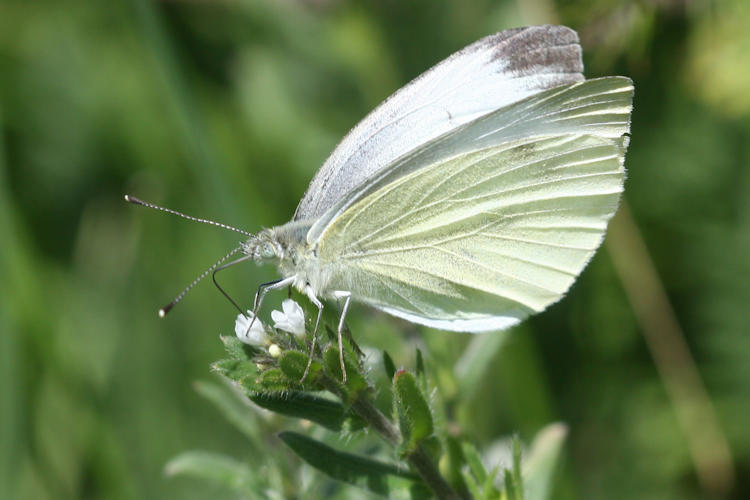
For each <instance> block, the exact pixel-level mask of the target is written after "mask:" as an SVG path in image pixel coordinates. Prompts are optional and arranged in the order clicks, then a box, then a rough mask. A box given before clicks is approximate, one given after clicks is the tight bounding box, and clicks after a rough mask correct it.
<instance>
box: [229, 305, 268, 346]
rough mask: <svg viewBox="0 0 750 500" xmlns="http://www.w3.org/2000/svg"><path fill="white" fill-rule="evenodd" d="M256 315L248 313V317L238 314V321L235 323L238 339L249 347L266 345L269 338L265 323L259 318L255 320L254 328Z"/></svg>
mask: <svg viewBox="0 0 750 500" xmlns="http://www.w3.org/2000/svg"><path fill="white" fill-rule="evenodd" d="M253 317H254V315H253V313H252V312H250V311H248V312H247V316H245V315H244V314H238V315H237V320H236V321H235V322H234V333H236V334H237V338H238V339H240V340H241V341H242V342H244V343H245V344H248V345H257V346H262V345H265V344H266V342H267V340H268V337H267V336H266V330H265V328H263V323H261V321H260V320H259V319H258V318H255V321H253V322H252V323H253V324H252V326H250V322H251V321H252V319H253Z"/></svg>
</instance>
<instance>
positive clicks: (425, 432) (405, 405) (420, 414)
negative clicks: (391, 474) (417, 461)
mask: <svg viewBox="0 0 750 500" xmlns="http://www.w3.org/2000/svg"><path fill="white" fill-rule="evenodd" d="M419 359H420V360H421V357H420V358H419ZM393 394H394V395H395V398H394V400H395V402H396V415H397V416H398V423H399V428H400V429H401V436H402V438H403V444H402V446H403V453H404V454H408V453H412V452H414V451H415V450H416V449H417V448H418V447H419V446H421V445H422V443H423V441H424V440H426V439H427V438H428V437H430V436H431V435H432V433H433V431H434V429H433V425H432V412H431V411H430V407H429V405H428V404H427V400H426V399H425V397H424V395H423V394H422V391H421V390H420V389H419V387H417V381H416V379H415V377H414V375H412V374H411V373H409V372H407V371H405V370H399V371H397V372H396V374H395V375H394V376H393Z"/></svg>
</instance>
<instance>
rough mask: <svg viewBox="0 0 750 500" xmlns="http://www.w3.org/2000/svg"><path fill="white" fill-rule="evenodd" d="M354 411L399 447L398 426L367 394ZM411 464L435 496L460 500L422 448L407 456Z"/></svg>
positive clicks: (353, 404)
mask: <svg viewBox="0 0 750 500" xmlns="http://www.w3.org/2000/svg"><path fill="white" fill-rule="evenodd" d="M352 409H353V410H354V411H355V412H357V414H358V415H359V416H360V417H362V418H363V419H365V421H366V422H367V423H368V424H370V427H372V428H373V429H375V431H376V432H377V433H378V434H380V435H381V436H382V437H383V439H385V440H386V441H388V443H390V444H391V445H393V446H398V444H399V442H400V441H401V436H400V434H399V432H398V429H397V428H396V426H395V425H394V424H393V423H392V422H391V421H390V420H388V418H386V416H385V415H383V414H382V413H381V412H380V410H378V409H377V408H376V407H375V406H374V405H373V404H372V402H371V401H370V400H369V398H368V397H367V395H366V394H365V393H363V394H360V396H359V397H358V398H357V399H356V400H354V402H353V403H352ZM406 458H407V460H408V461H409V463H410V464H411V465H412V467H414V468H415V469H416V471H417V473H419V475H420V477H421V478H422V480H423V481H424V482H425V484H426V485H427V486H428V487H429V488H430V489H431V490H432V492H433V493H434V494H435V496H436V497H437V498H439V499H441V500H459V499H460V497H459V496H458V494H457V493H456V492H455V491H453V488H451V487H450V485H449V484H448V483H447V481H446V480H445V479H443V476H441V475H440V472H439V471H438V469H437V467H435V464H434V463H433V462H432V459H431V458H430V457H429V455H427V453H426V452H425V451H424V449H423V448H422V447H421V446H420V447H418V448H417V450H416V451H414V452H413V453H409V454H408V455H407V456H406Z"/></svg>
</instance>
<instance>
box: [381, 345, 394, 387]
mask: <svg viewBox="0 0 750 500" xmlns="http://www.w3.org/2000/svg"><path fill="white" fill-rule="evenodd" d="M383 368H385V374H386V375H387V376H388V380H393V376H394V375H395V374H396V364H395V363H394V362H393V358H391V355H390V354H388V351H383Z"/></svg>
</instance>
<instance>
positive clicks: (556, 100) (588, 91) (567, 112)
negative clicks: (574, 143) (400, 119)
mask: <svg viewBox="0 0 750 500" xmlns="http://www.w3.org/2000/svg"><path fill="white" fill-rule="evenodd" d="M632 99H633V83H632V82H631V81H630V79H628V78H625V77H620V76H611V77H606V78H598V79H593V80H586V81H584V82H578V83H574V84H570V85H564V86H561V87H557V88H554V89H549V90H546V91H544V92H540V93H539V94H536V95H534V96H531V97H527V98H526V99H523V100H521V101H519V102H516V103H513V104H511V105H509V106H507V107H505V108H502V109H499V110H497V111H494V112H492V113H490V114H488V115H485V116H482V117H480V118H478V119H476V120H474V121H473V122H470V123H467V124H465V125H462V126H461V127H459V128H457V129H455V130H452V131H450V132H448V133H446V134H444V135H443V136H441V137H438V138H437V139H435V140H433V141H432V142H429V143H427V144H424V145H422V146H420V147H418V148H416V149H415V150H414V151H412V152H411V153H409V154H407V155H405V156H403V157H401V158H399V159H398V160H396V161H395V162H394V163H393V164H391V165H390V166H388V167H387V168H384V169H381V171H380V172H378V173H376V174H375V175H374V176H373V177H371V178H369V179H367V180H366V181H365V182H363V183H362V184H360V185H359V186H358V187H356V188H354V189H352V190H350V192H349V193H347V195H346V196H344V197H343V198H342V199H341V200H339V202H338V203H337V204H335V205H334V206H333V207H331V208H330V209H329V211H328V212H326V213H325V214H324V215H323V216H321V217H320V218H319V219H318V220H317V221H316V222H315V223H314V224H313V226H312V228H311V230H310V232H309V233H308V236H307V239H308V242H309V243H311V244H313V243H314V242H315V241H316V240H317V239H318V238H319V237H320V235H321V233H322V232H323V231H324V230H325V228H326V227H327V226H328V224H330V223H331V221H333V220H335V219H336V218H337V217H338V216H339V215H341V214H342V213H343V212H344V211H346V210H347V208H348V207H349V206H350V205H351V204H352V203H354V202H355V201H356V200H359V199H361V198H363V197H365V196H368V195H369V194H371V193H373V192H375V191H377V190H379V189H381V188H383V187H384V186H386V185H387V184H389V183H391V182H394V181H395V180H396V179H398V178H399V177H400V176H403V175H407V174H409V173H410V172H413V171H415V170H418V169H420V168H422V167H424V166H426V165H432V164H437V163H440V162H443V161H445V160H447V159H449V158H452V157H455V156H458V155H462V154H468V153H471V152H472V151H476V150H479V149H487V148H492V147H494V146H497V145H501V144H504V143H509V142H513V141H517V140H526V139H528V138H531V137H555V136H562V135H580V134H588V135H594V136H597V137H602V138H606V139H611V140H619V139H620V138H621V137H623V136H624V134H626V133H627V132H628V131H629V130H630V113H631V110H632ZM621 142H622V144H623V152H622V155H621V157H622V158H624V154H625V151H624V149H625V146H626V141H621Z"/></svg>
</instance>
